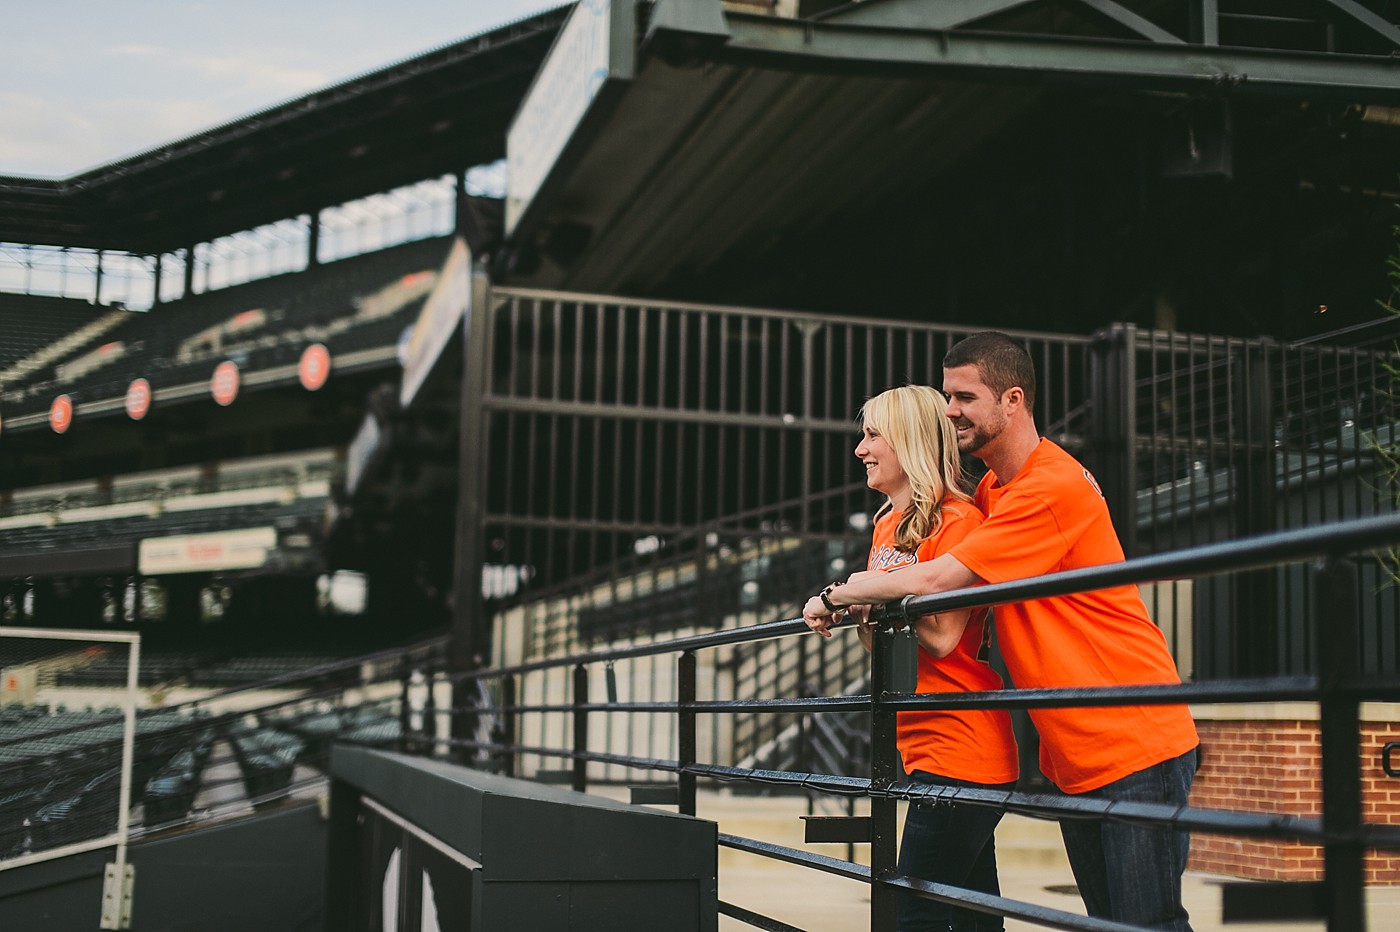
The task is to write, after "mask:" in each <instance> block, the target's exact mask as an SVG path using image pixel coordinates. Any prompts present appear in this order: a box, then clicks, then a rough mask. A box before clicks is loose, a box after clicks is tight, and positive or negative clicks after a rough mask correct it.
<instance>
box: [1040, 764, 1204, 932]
mask: <svg viewBox="0 0 1400 932" xmlns="http://www.w3.org/2000/svg"><path fill="white" fill-rule="evenodd" d="M1195 777H1196V750H1195V749H1194V748H1193V749H1192V750H1190V751H1187V752H1186V753H1185V754H1183V755H1181V756H1180V757H1174V758H1172V759H1171V760H1165V761H1162V762H1161V763H1160V764H1154V765H1152V766H1151V767H1148V768H1146V769H1144V770H1139V771H1138V772H1137V773H1130V774H1128V775H1127V776H1126V777H1124V778H1122V779H1121V780H1115V781H1113V782H1112V783H1110V784H1108V785H1106V786H1101V787H1099V788H1098V789H1096V790H1090V791H1088V792H1087V793H1084V794H1082V795H1083V796H1086V797H1090V798H1097V799H1115V800H1129V801H1132V802H1142V803H1168V804H1170V805H1174V806H1184V805H1186V800H1187V797H1188V796H1190V795H1191V782H1192V781H1193V780H1194V779H1195ZM1060 834H1062V835H1063V836H1064V839H1065V853H1066V854H1068V855H1069V864H1070V868H1071V869H1072V870H1073V871H1074V879H1075V881H1076V882H1077V883H1078V884H1079V895H1080V896H1081V897H1083V898H1084V906H1085V908H1086V909H1087V910H1088V911H1089V915H1091V916H1098V917H1100V918H1103V919H1115V920H1118V921H1119V922H1127V923H1132V924H1133V925H1138V926H1144V927H1146V928H1150V929H1163V930H1170V932H1191V922H1190V918H1189V917H1188V916H1187V914H1186V909H1185V908H1184V907H1183V906H1182V905H1181V874H1182V872H1183V871H1185V870H1186V856H1187V854H1189V853H1190V849H1191V836H1190V834H1189V833H1187V832H1180V831H1173V830H1172V829H1166V828H1153V827H1148V826H1141V825H1124V824H1121V823H1114V822H1097V821H1081V820H1075V819H1064V820H1061V822H1060Z"/></svg>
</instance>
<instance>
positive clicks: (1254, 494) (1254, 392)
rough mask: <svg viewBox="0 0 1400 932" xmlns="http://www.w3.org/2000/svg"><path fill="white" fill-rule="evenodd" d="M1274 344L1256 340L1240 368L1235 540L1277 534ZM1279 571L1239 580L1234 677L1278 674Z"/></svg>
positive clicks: (1234, 466)
mask: <svg viewBox="0 0 1400 932" xmlns="http://www.w3.org/2000/svg"><path fill="white" fill-rule="evenodd" d="M1275 346H1276V344H1275V343H1274V342H1273V341H1272V340H1268V339H1262V340H1258V341H1252V342H1250V343H1249V344H1248V345H1246V346H1245V348H1244V349H1243V350H1242V352H1241V354H1240V358H1239V360H1238V362H1239V365H1238V366H1236V369H1235V372H1236V376H1235V383H1234V385H1233V386H1232V389H1233V391H1234V393H1235V399H1236V408H1237V410H1240V411H1241V412H1242V416H1241V417H1240V420H1239V421H1238V422H1237V423H1236V425H1235V428H1236V433H1237V438H1238V441H1239V442H1238V443H1237V445H1236V452H1235V453H1234V455H1233V457H1232V460H1233V461H1232V463H1231V472H1232V475H1233V482H1232V486H1233V491H1234V498H1235V508H1234V513H1235V536H1236V537H1253V536H1256V535H1258V534H1267V533H1269V532H1271V531H1275V530H1278V484H1277V482H1278V480H1277V474H1276V472H1275V469H1276V465H1277V459H1278V450H1277V448H1275V446H1274V403H1273V398H1274V392H1273V358H1272V357H1273V351H1274V348H1275ZM1281 572H1282V571H1281V570H1280V569H1279V568H1278V567H1268V568H1265V569H1259V570H1251V571H1249V572H1244V573H1240V574H1239V575H1238V576H1236V577H1235V587H1234V589H1235V592H1234V605H1233V608H1234V611H1233V613H1232V614H1233V616H1234V629H1235V630H1234V644H1233V652H1234V655H1235V668H1234V671H1233V675H1234V676H1275V675H1277V674H1278V673H1279V672H1281V671H1280V667H1281V657H1280V642H1279V618H1280V617H1281V616H1280V614H1279V612H1280V608H1279V591H1278V590H1279V574H1280V573H1281Z"/></svg>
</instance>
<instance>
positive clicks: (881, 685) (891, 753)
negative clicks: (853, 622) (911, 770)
mask: <svg viewBox="0 0 1400 932" xmlns="http://www.w3.org/2000/svg"><path fill="white" fill-rule="evenodd" d="M894 649H895V633H894V631H892V630H891V629H889V628H882V629H880V630H879V631H876V632H875V649H874V650H873V651H872V652H871V663H870V788H871V789H873V790H883V789H887V788H888V787H890V786H892V785H893V784H894V783H895V781H897V780H898V779H899V749H898V747H897V746H896V745H895V717H896V714H897V713H896V712H895V711H894V710H893V709H888V708H886V707H885V706H884V704H883V700H884V698H885V697H886V695H888V693H889V683H890V681H891V676H892V674H893V672H894ZM898 821H899V804H898V803H897V802H896V801H895V800H893V799H891V798H889V797H887V796H872V797H871V799H870V878H871V883H870V930H871V932H894V928H895V921H896V915H895V907H896V896H897V894H896V893H895V891H894V890H893V889H891V888H889V887H886V886H885V885H884V884H882V883H881V882H880V881H882V880H884V879H885V878H887V877H891V876H893V875H894V874H895V872H896V867H897V864H898V860H899V826H898Z"/></svg>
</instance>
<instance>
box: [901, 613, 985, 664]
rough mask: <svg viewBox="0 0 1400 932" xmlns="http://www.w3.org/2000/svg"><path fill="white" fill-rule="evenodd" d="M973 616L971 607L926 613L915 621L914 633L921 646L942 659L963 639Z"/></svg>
mask: <svg viewBox="0 0 1400 932" xmlns="http://www.w3.org/2000/svg"><path fill="white" fill-rule="evenodd" d="M971 617H972V609H970V608H964V609H958V610H956V611H951V612H938V613H937V614H934V615H925V616H924V617H922V618H920V619H919V620H917V621H915V622H914V634H915V635H916V636H917V637H918V638H919V646H920V647H922V648H923V649H924V650H926V651H928V652H929V653H930V654H932V655H933V656H934V657H936V658H938V659H940V660H941V659H942V658H944V657H947V656H948V655H949V654H951V653H952V652H953V650H954V649H955V648H956V647H957V646H958V642H959V641H961V640H962V636H963V631H965V630H967V620H968V619H969V618H971Z"/></svg>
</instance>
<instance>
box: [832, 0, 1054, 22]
mask: <svg viewBox="0 0 1400 932" xmlns="http://www.w3.org/2000/svg"><path fill="white" fill-rule="evenodd" d="M1040 2H1042V0H939V2H937V3H927V2H915V3H910V2H909V0H866V2H864V3H860V4H853V5H850V6H841V7H836V8H835V9H832V10H828V11H827V12H825V13H818V14H817V15H816V16H813V17H811V19H812V20H813V21H814V22H821V21H823V20H828V21H839V22H840V23H841V24H842V25H845V26H881V27H884V28H892V29H957V28H959V27H960V26H966V25H968V24H969V23H975V22H977V21H978V20H979V19H986V18H987V17H988V16H995V15H996V14H998V13H1005V12H1006V11H1007V10H1013V9H1015V8H1016V7H1018V6H1028V5H1030V4H1032V3H1040Z"/></svg>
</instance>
